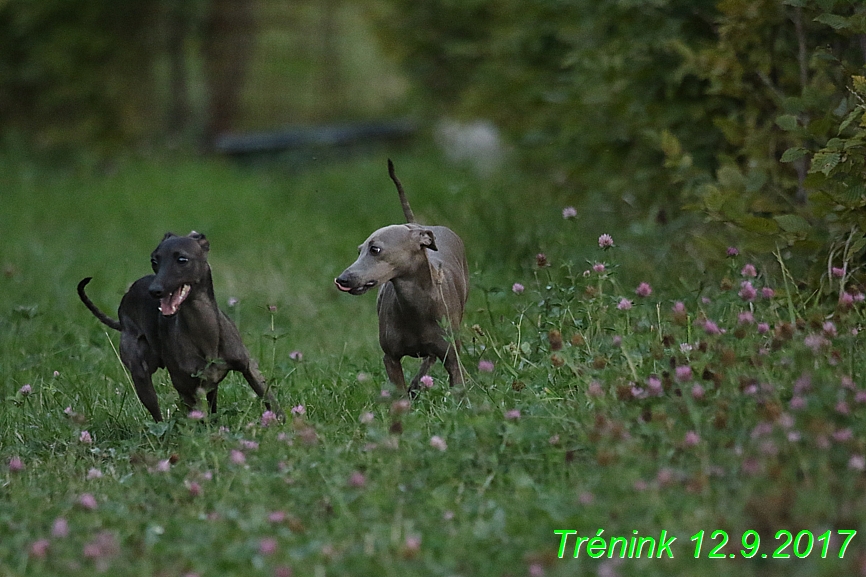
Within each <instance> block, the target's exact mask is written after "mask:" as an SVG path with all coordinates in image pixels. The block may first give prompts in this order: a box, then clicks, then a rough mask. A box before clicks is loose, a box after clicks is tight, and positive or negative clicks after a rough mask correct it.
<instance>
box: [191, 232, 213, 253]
mask: <svg viewBox="0 0 866 577" xmlns="http://www.w3.org/2000/svg"><path fill="white" fill-rule="evenodd" d="M187 236H188V237H190V238H191V239H194V240H196V241H198V245H199V246H200V247H201V249H202V250H203V251H205V252H207V251H209V250H210V241H208V239H207V237H206V236H205V235H203V234H202V233H200V232H196V231H191V232H190V233H189V234H188V235H187Z"/></svg>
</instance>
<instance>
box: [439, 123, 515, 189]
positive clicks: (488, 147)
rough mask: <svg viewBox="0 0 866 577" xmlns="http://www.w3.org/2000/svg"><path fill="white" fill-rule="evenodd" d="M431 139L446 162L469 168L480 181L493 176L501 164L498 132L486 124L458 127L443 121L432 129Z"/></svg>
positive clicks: (503, 158)
mask: <svg viewBox="0 0 866 577" xmlns="http://www.w3.org/2000/svg"><path fill="white" fill-rule="evenodd" d="M435 137H436V143H437V144H438V145H439V146H440V147H441V148H442V151H443V152H444V153H445V156H446V157H447V158H448V160H450V161H451V162H454V163H460V164H469V165H470V166H472V168H473V169H475V172H477V173H478V175H479V176H482V177H489V176H491V175H493V174H494V173H495V172H496V171H497V170H499V168H500V167H501V166H502V163H503V162H504V160H505V148H504V147H503V145H502V139H501V138H500V136H499V129H498V128H496V125H494V124H493V123H492V122H489V121H487V120H475V121H473V122H469V123H461V122H457V121H455V120H451V119H444V120H442V121H440V122H439V124H438V126H437V127H436V131H435Z"/></svg>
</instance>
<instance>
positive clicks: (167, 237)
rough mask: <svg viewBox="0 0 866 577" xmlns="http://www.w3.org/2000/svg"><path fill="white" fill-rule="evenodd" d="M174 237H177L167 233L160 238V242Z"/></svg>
mask: <svg viewBox="0 0 866 577" xmlns="http://www.w3.org/2000/svg"><path fill="white" fill-rule="evenodd" d="M175 236H177V235H176V234H174V233H173V232H167V233H165V236H164V237H162V240H168V239H170V238H173V237H175Z"/></svg>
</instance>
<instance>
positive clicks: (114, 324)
mask: <svg viewBox="0 0 866 577" xmlns="http://www.w3.org/2000/svg"><path fill="white" fill-rule="evenodd" d="M92 280H93V277H90V276H89V277H87V278H85V279H81V282H80V283H78V298H80V299H81V302H83V303H84V306H86V307H87V308H88V309H90V312H92V313H93V316H95V317H96V318H98V319H99V320H100V322H102V324H104V325H106V326H108V327H111V328H112V329H114V330H116V331H119V330H120V329H121V327H120V321H116V320H114V319H113V318H111V317H110V316H108V315H107V314H105V313H104V312H102V311H101V310H99V308H98V307H97V306H96V305H95V304H93V301H92V300H90V297H88V296H87V293H85V292H84V287H86V286H87V283H89V282H90V281H92Z"/></svg>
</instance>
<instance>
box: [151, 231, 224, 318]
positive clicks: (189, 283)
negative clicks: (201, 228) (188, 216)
mask: <svg viewBox="0 0 866 577" xmlns="http://www.w3.org/2000/svg"><path fill="white" fill-rule="evenodd" d="M208 250H210V243H209V242H208V240H207V238H205V236H204V235H203V234H201V233H198V232H195V231H192V232H191V233H189V234H188V235H187V236H177V235H176V234H174V233H171V232H169V233H166V235H165V236H164V237H163V239H162V242H160V243H159V246H157V247H156V249H155V250H154V251H153V252H152V253H151V255H150V264H151V266H152V267H153V272H154V273H155V274H156V277H155V278H154V279H153V282H151V283H150V287H149V290H150V294H151V296H152V297H153V298H155V299H159V310H160V311H161V312H162V314H163V315H165V316H171V315H174V314H176V313H177V311H178V309H179V308H180V305H181V304H183V302H184V301H185V300H186V299H187V297H189V295H190V294H191V293H192V291H193V290H194V289H195V288H196V287H197V286H198V285H199V284H200V283H202V282H204V281H206V279H208V278H210V266H209V265H208V263H207V253H208Z"/></svg>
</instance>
